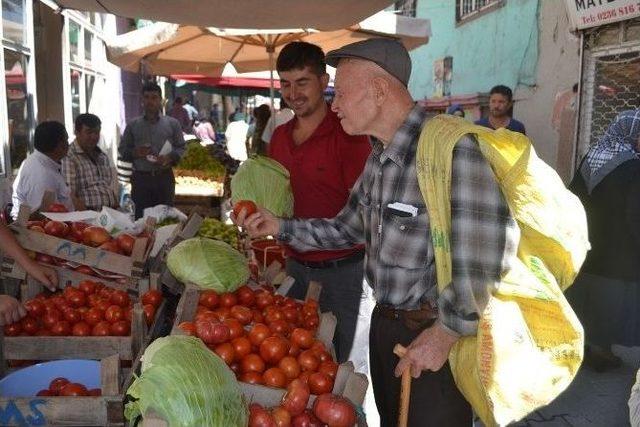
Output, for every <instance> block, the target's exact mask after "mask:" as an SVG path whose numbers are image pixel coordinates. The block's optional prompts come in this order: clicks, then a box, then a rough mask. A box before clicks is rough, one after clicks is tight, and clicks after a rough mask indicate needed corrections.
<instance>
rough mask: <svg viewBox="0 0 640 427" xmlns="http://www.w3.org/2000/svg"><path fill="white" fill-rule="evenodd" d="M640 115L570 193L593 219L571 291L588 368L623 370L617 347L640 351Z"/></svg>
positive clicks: (606, 139)
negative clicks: (639, 348) (587, 247)
mask: <svg viewBox="0 0 640 427" xmlns="http://www.w3.org/2000/svg"><path fill="white" fill-rule="evenodd" d="M639 151H640V109H638V110H629V111H623V112H621V113H620V114H618V116H617V117H616V118H615V120H614V121H613V122H612V123H611V125H610V126H609V128H608V129H607V131H606V132H605V134H604V135H603V136H602V138H601V139H600V140H599V141H598V143H597V144H595V145H594V146H592V147H591V149H590V150H589V151H588V152H587V155H586V156H585V158H584V159H583V161H582V164H581V165H580V168H579V169H578V171H577V172H576V174H575V176H574V178H573V180H572V182H571V184H570V185H569V189H570V190H571V191H573V192H574V193H575V194H576V195H577V196H578V197H579V198H580V200H581V201H582V204H583V205H584V208H585V211H586V214H587V224H588V228H589V241H590V242H591V250H590V251H589V252H588V253H587V257H586V259H585V261H584V264H582V269H581V270H580V274H579V275H578V277H577V278H576V280H575V282H574V284H573V286H572V287H571V288H569V290H568V291H567V298H568V300H569V302H570V303H571V305H572V306H573V308H574V310H575V312H576V314H577V315H578V318H579V319H580V321H581V323H582V325H583V326H584V330H585V342H586V346H587V347H586V351H585V364H586V365H587V366H591V367H592V368H594V369H595V370H596V371H598V372H602V371H606V370H608V369H612V368H616V367H618V366H620V364H621V360H620V358H618V357H617V356H616V355H614V354H613V352H612V351H611V345H612V344H619V345H623V346H629V347H631V346H638V345H640V311H638V307H640V270H639V269H638V260H640V159H639V158H638V152H639Z"/></svg>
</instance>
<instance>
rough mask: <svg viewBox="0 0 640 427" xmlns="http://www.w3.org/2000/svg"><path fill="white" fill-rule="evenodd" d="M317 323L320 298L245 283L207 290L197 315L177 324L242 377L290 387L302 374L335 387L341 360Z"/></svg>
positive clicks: (318, 385)
mask: <svg viewBox="0 0 640 427" xmlns="http://www.w3.org/2000/svg"><path fill="white" fill-rule="evenodd" d="M318 323H319V317H318V302H317V301H315V300H308V301H306V302H304V303H302V302H298V301H296V300H294V299H291V298H287V297H283V296H282V295H276V294H274V293H273V289H272V288H270V287H262V288H260V289H258V290H255V291H254V290H252V289H251V288H249V287H247V286H242V287H241V288H239V289H238V290H237V291H236V292H233V293H224V294H217V293H216V292H214V291H202V292H201V294H200V298H199V304H198V308H197V311H196V316H195V319H194V321H193V322H182V323H181V324H180V325H178V327H179V328H180V329H182V330H183V331H184V332H185V333H186V334H188V335H193V336H197V337H199V338H200V339H201V340H202V341H203V342H204V343H205V344H206V345H207V346H208V347H209V348H210V349H211V350H213V351H214V352H215V353H216V354H217V355H218V356H220V357H221V358H222V359H223V360H224V361H225V362H226V363H227V365H228V366H229V367H230V368H231V370H232V371H233V372H234V373H235V374H236V377H237V378H238V379H239V380H240V381H243V382H246V383H250V384H262V385H266V386H270V387H276V388H285V387H286V386H287V385H288V384H290V383H291V382H292V381H293V380H295V379H300V380H301V381H303V382H304V383H305V384H308V386H309V389H310V390H311V393H312V394H317V395H320V394H323V393H329V392H331V390H332V389H333V382H334V380H335V377H336V373H337V371H338V364H337V363H336V362H335V361H334V360H333V358H332V357H331V354H330V353H329V352H328V351H327V349H326V348H325V346H324V344H322V342H320V341H318V340H316V339H315V331H316V329H317V327H318Z"/></svg>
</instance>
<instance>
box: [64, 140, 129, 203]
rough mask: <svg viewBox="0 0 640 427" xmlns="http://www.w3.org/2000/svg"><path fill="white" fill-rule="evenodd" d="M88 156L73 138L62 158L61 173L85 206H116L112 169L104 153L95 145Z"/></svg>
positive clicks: (113, 172)
mask: <svg viewBox="0 0 640 427" xmlns="http://www.w3.org/2000/svg"><path fill="white" fill-rule="evenodd" d="M95 150H96V151H95V154H94V155H93V157H92V156H89V155H88V154H87V153H85V152H84V151H83V150H82V148H81V147H80V145H78V143H77V142H76V141H74V142H73V143H72V144H71V145H70V146H69V152H68V153H67V157H65V158H64V159H62V175H63V176H64V179H65V181H66V183H67V185H68V186H69V188H70V189H71V194H75V195H76V197H79V198H80V199H82V201H83V202H84V204H85V206H86V208H87V209H93V210H100V209H102V207H103V206H108V207H115V206H117V204H118V203H117V202H118V199H117V197H116V193H115V191H114V188H113V179H114V174H115V171H114V169H113V167H112V166H111V163H110V162H109V158H108V157H107V155H106V154H105V153H104V152H102V150H100V148H98V147H96V149H95Z"/></svg>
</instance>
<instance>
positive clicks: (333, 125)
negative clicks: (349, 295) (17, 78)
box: [269, 108, 371, 261]
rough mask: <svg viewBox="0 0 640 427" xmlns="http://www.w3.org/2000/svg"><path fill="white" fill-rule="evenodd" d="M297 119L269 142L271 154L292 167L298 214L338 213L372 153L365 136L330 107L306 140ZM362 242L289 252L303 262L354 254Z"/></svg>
mask: <svg viewBox="0 0 640 427" xmlns="http://www.w3.org/2000/svg"><path fill="white" fill-rule="evenodd" d="M297 123H298V118H297V117H294V118H293V120H290V121H289V122H287V123H285V124H283V125H281V126H278V127H277V128H276V130H275V131H274V133H273V136H272V138H271V142H270V144H269V146H270V147H269V155H270V156H271V157H272V158H273V159H275V160H277V161H278V162H280V163H281V164H282V165H283V166H284V167H286V168H287V169H288V170H289V174H290V175H291V188H292V190H293V201H294V204H293V214H294V216H295V217H297V218H333V217H334V216H336V215H337V214H338V213H339V212H340V211H341V210H342V208H343V207H344V205H345V204H346V203H347V199H348V198H349V192H350V191H351V188H352V187H353V184H354V183H355V182H356V180H357V179H358V177H359V176H360V174H361V173H362V170H363V169H364V164H365V163H366V161H367V157H369V153H370V152H371V144H370V143H369V138H368V137H366V136H351V135H347V134H346V133H345V131H344V130H342V126H340V120H339V119H338V116H336V114H335V113H334V112H333V111H331V109H330V108H329V109H328V110H327V115H326V116H325V117H324V119H323V120H322V122H321V123H320V125H319V126H318V127H317V128H316V130H315V131H314V132H313V134H312V135H311V136H310V137H309V138H308V139H307V140H306V141H304V142H303V143H302V144H300V145H296V144H295V142H294V140H293V129H294V127H295V126H296V124H297ZM362 247H363V246H362V245H360V246H357V247H354V248H352V249H343V250H337V251H311V252H297V251H295V250H293V249H291V248H287V255H288V256H291V257H293V258H295V259H297V260H302V261H324V260H329V259H338V258H343V257H346V256H349V255H350V254H352V253H354V252H356V251H358V250H360V249H361V248H362Z"/></svg>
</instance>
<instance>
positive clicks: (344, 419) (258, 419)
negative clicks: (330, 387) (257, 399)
mask: <svg viewBox="0 0 640 427" xmlns="http://www.w3.org/2000/svg"><path fill="white" fill-rule="evenodd" d="M309 394H310V390H309V387H308V386H307V384H305V383H304V382H303V381H302V380H299V379H297V380H294V381H292V382H291V383H290V384H289V385H288V386H287V392H286V393H285V395H284V396H283V397H282V401H281V402H280V405H279V406H276V407H275V408H270V409H265V408H264V407H263V406H262V405H259V404H257V403H252V404H251V405H249V427H284V426H291V427H323V426H329V427H352V426H354V425H355V423H356V420H357V418H356V412H355V410H354V409H353V406H352V405H351V402H349V401H348V400H347V399H345V398H343V397H340V396H336V395H334V394H331V393H325V394H322V395H320V396H318V397H317V398H316V399H315V401H314V402H313V407H312V409H311V410H309V409H307V405H308V403H309Z"/></svg>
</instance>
